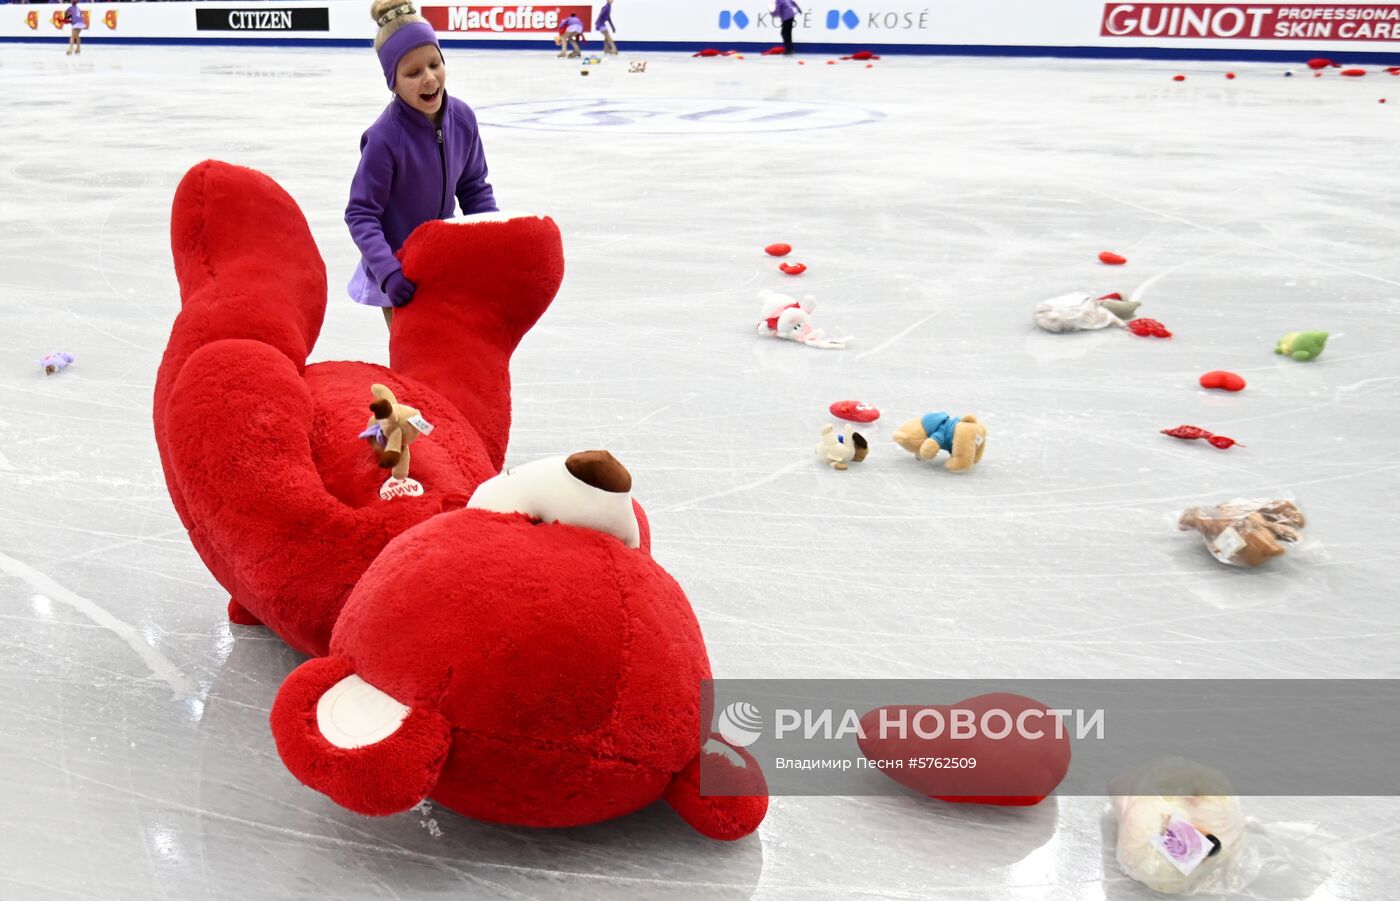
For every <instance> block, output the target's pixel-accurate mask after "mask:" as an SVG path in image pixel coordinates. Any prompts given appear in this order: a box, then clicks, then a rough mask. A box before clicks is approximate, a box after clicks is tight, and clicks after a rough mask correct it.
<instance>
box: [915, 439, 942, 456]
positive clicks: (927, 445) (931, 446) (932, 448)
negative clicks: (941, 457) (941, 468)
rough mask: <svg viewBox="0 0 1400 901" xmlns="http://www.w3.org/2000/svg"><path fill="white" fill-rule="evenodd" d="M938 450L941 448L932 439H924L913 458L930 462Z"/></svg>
mask: <svg viewBox="0 0 1400 901" xmlns="http://www.w3.org/2000/svg"><path fill="white" fill-rule="evenodd" d="M940 450H942V448H941V447H939V446H938V442H937V441H935V440H934V439H932V438H925V439H924V440H923V443H921V444H920V445H919V450H918V452H916V453H915V454H914V456H915V457H917V458H919V459H920V460H932V459H933V458H934V457H936V456H938V452H939V451H940Z"/></svg>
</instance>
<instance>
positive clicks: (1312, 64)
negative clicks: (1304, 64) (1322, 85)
mask: <svg viewBox="0 0 1400 901" xmlns="http://www.w3.org/2000/svg"><path fill="white" fill-rule="evenodd" d="M1335 65H1336V63H1334V62H1332V61H1331V60H1330V59H1327V58H1325V57H1321V56H1319V57H1316V58H1314V59H1310V60H1308V68H1309V69H1326V68H1327V67H1328V66H1335Z"/></svg>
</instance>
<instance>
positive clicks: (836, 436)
mask: <svg viewBox="0 0 1400 901" xmlns="http://www.w3.org/2000/svg"><path fill="white" fill-rule="evenodd" d="M869 453H870V445H869V444H868V443H866V440H865V436H864V435H862V434H861V433H860V432H857V431H854V430H853V429H852V428H851V427H850V426H849V425H847V426H846V427H845V428H843V429H842V430H841V431H840V432H837V431H836V426H834V425H832V424H831V423H829V422H828V423H827V424H826V425H824V426H822V440H821V441H820V442H819V443H818V444H817V456H818V457H821V458H822V460H823V461H824V462H826V463H829V464H831V468H832V469H840V470H844V469H848V468H849V467H850V464H852V463H859V462H860V461H862V460H864V459H865V457H866V455H867V454H869Z"/></svg>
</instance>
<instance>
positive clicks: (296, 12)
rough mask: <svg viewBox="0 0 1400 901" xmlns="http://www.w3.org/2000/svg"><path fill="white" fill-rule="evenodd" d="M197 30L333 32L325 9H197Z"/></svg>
mask: <svg viewBox="0 0 1400 901" xmlns="http://www.w3.org/2000/svg"><path fill="white" fill-rule="evenodd" d="M194 27H195V30H196V31H260V32H266V31H330V30H331V17H330V11H329V10H328V9H326V8H325V7H319V8H318V7H301V6H298V7H294V8H290V9H196V10H195V11H194Z"/></svg>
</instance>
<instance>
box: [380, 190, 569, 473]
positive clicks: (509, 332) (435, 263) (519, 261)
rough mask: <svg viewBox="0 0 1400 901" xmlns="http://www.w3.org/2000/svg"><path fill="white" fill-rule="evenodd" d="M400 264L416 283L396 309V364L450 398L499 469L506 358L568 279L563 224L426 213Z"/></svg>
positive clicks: (506, 414) (504, 433)
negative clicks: (437, 217)
mask: <svg viewBox="0 0 1400 901" xmlns="http://www.w3.org/2000/svg"><path fill="white" fill-rule="evenodd" d="M403 271H404V275H405V276H406V277H407V278H408V279H409V281H412V282H414V283H415V284H416V285H418V292H417V294H415V295H414V298H413V303H411V304H409V305H408V306H406V307H403V308H402V309H400V310H398V311H397V312H396V313H395V315H394V324H393V328H392V329H391V331H390V336H389V360H390V366H391V368H392V369H393V370H394V371H395V372H398V373H400V374H402V375H405V376H408V377H410V378H413V379H417V380H418V381H420V382H423V383H425V384H427V385H428V386H430V387H432V388H434V389H436V390H437V391H438V392H439V393H441V394H442V395H444V396H445V397H447V399H448V400H450V401H452V403H453V405H454V406H456V407H457V409H458V410H459V411H461V413H462V414H463V415H464V416H465V417H466V419H467V421H469V422H470V423H471V424H472V425H473V426H474V427H475V428H476V431H477V434H478V435H479V436H480V437H481V440H482V442H483V443H484V444H485V445H486V451H487V453H488V455H489V456H490V458H491V462H492V465H493V466H495V467H496V468H497V469H500V467H501V464H502V463H503V462H504V460H505V450H506V441H507V439H508V437H509V433H510V406H511V402H510V358H511V354H513V353H514V352H515V348H516V345H517V344H519V343H520V339H521V338H523V337H524V336H525V333H526V332H528V331H529V330H530V327H531V326H533V325H534V324H535V321H536V320H538V319H539V318H540V316H541V315H543V314H544V311H545V310H546V309H548V307H549V304H550V302H551V301H553V300H554V295H555V293H556V292H557V291H558V290H559V284H560V282H561V281H562V280H563V277H564V248H563V244H562V242H561V241H560V237H559V229H558V227H557V226H556V225H555V224H554V220H552V219H549V218H547V217H539V216H524V217H517V218H513V219H510V220H507V221H504V222H438V221H433V222H427V223H424V224H423V225H421V226H419V228H418V229H417V230H415V231H414V233H413V234H412V235H410V236H409V239H408V240H407V241H406V242H405V243H404V248H403ZM424 413H425V415H427V416H428V417H429V418H431V417H432V411H430V410H425V411H424Z"/></svg>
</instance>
